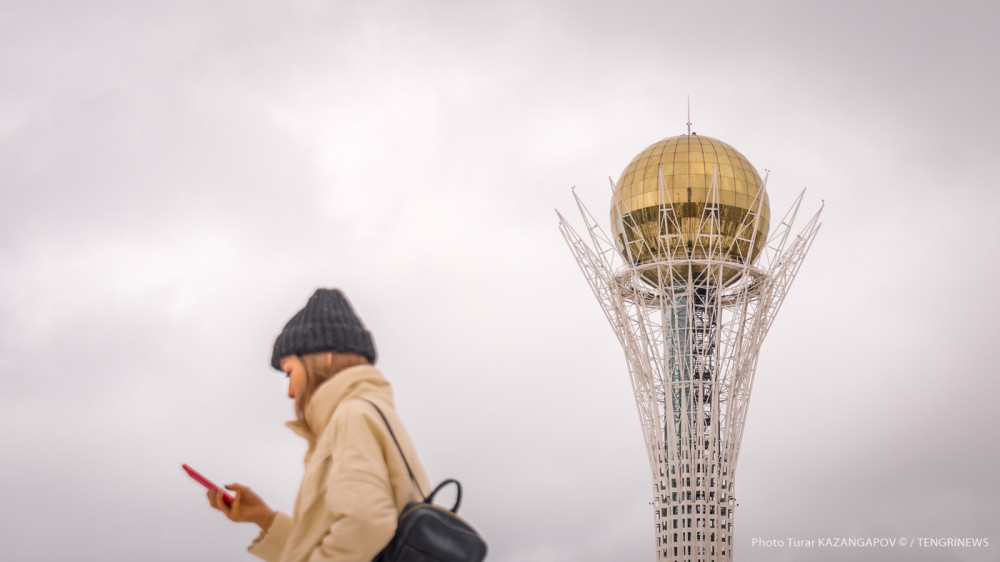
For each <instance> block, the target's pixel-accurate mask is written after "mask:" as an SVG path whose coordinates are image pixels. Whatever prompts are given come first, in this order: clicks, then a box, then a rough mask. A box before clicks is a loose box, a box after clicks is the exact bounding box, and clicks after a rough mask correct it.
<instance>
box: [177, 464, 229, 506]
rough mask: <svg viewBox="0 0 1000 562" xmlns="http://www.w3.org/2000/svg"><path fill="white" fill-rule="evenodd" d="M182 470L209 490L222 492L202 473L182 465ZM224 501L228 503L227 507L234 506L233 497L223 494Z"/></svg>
mask: <svg viewBox="0 0 1000 562" xmlns="http://www.w3.org/2000/svg"><path fill="white" fill-rule="evenodd" d="M181 468H183V469H184V470H185V471H186V472H187V473H188V476H190V477H191V478H194V479H195V480H197V481H198V482H199V483H200V484H201V485H202V486H204V487H206V488H208V489H209V490H222V488H220V487H219V486H216V485H215V483H214V482H212V481H211V480H209V479H208V478H205V477H204V476H202V475H201V473H199V472H198V471H197V470H195V469H193V468H191V467H190V466H188V465H186V464H182V465H181ZM222 501H224V502H226V505H233V496H230V495H229V494H227V493H226V492H222Z"/></svg>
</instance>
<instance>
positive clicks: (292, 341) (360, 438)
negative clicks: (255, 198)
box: [208, 289, 430, 562]
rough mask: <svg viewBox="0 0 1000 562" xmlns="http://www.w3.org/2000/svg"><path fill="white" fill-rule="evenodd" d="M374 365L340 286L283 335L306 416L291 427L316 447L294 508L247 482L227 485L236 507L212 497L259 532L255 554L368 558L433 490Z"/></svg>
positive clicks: (282, 360)
mask: <svg viewBox="0 0 1000 562" xmlns="http://www.w3.org/2000/svg"><path fill="white" fill-rule="evenodd" d="M374 363H375V344H374V342H373V341H372V336H371V333H370V332H368V330H366V329H365V327H364V325H363V324H362V323H361V320H360V319H359V318H358V317H357V315H356V314H355V313H354V310H353V309H352V308H351V305H350V303H348V302H347V299H346V298H344V295H343V294H342V293H341V292H340V291H339V290H337V289H332V290H331V289H318V290H317V291H316V293H315V294H313V296H312V297H311V298H310V299H309V302H308V303H307V304H306V306H305V308H303V309H302V310H300V311H299V312H298V313H296V314H295V316H293V317H292V319H291V320H289V321H288V323H287V324H286V325H285V328H284V329H283V330H282V331H281V334H280V335H278V339H277V340H276V341H275V342H274V352H273V354H272V356H271V366H273V367H274V368H275V369H278V370H279V371H284V372H285V374H286V376H287V377H288V397H289V398H291V399H293V400H294V401H295V413H296V417H297V419H296V420H295V421H291V422H288V424H287V425H288V426H289V427H290V428H292V430H293V431H295V432H296V433H298V434H299V435H301V436H302V437H304V438H305V439H306V441H307V442H308V449H307V451H306V456H305V475H304V477H303V479H302V484H301V486H300V487H299V494H298V498H297V499H296V501H295V509H294V511H293V513H292V514H291V515H286V514H284V513H280V512H276V511H274V510H272V509H271V508H270V507H268V506H267V504H266V503H265V502H264V500H262V499H261V498H260V496H258V495H257V494H256V493H254V492H253V490H251V489H250V488H248V487H246V486H243V485H241V484H230V485H227V486H226V488H228V489H229V490H232V491H233V492H235V497H234V498H233V502H232V506H231V507H230V506H227V505H226V504H225V503H224V502H223V501H222V496H221V492H220V491H219V490H214V491H210V492H208V499H209V502H211V504H212V507H214V508H215V509H218V510H219V511H221V512H223V513H224V514H225V515H226V517H228V518H229V519H231V520H233V521H249V522H253V523H256V524H257V525H259V526H260V528H261V533H260V535H259V536H258V537H257V538H256V539H255V540H254V542H253V544H251V545H250V547H249V549H248V550H249V551H250V553H252V554H254V555H256V556H258V557H259V558H262V559H264V560H268V561H273V562H279V561H280V562H292V561H295V562H299V561H310V562H320V561H325V560H330V561H333V560H336V561H338V562H342V561H359V562H360V561H365V562H369V561H371V560H372V558H374V557H375V556H376V555H377V554H378V553H379V551H381V550H382V548H383V547H384V546H385V545H386V544H387V543H388V542H389V539H391V538H392V535H393V533H394V532H395V530H396V520H397V518H398V517H399V513H400V511H401V510H402V509H403V507H404V506H405V505H406V504H407V503H409V502H411V501H416V500H419V499H422V497H423V495H424V494H425V493H427V492H429V491H430V485H429V483H428V481H427V477H426V475H425V474H424V470H423V468H422V467H421V465H420V462H419V460H418V459H417V454H416V451H415V450H414V448H413V443H412V442H411V441H410V438H409V435H407V433H406V430H405V429H404V428H403V424H402V422H401V421H400V420H399V417H398V416H397V414H396V409H395V407H394V405H393V399H392V387H391V386H390V385H389V382H388V381H387V380H386V379H385V377H383V376H382V374H381V373H380V372H379V371H378V370H377V369H375V368H374V367H373V366H372V365H374ZM375 405H377V406H378V409H380V410H381V411H382V412H383V413H384V414H385V416H386V418H387V419H388V421H389V424H390V425H391V426H392V431H393V432H395V435H396V438H397V439H398V441H399V445H400V447H402V450H403V452H404V453H405V454H406V460H407V461H408V462H409V464H410V468H411V469H412V470H413V473H414V476H415V477H416V480H417V482H418V483H419V485H420V490H417V489H416V487H415V486H414V484H413V481H412V480H411V479H410V476H409V473H408V472H407V469H406V465H405V464H404V461H403V459H402V457H401V456H400V454H399V451H398V450H397V448H396V445H395V443H394V442H393V440H392V437H391V436H390V434H389V430H388V429H387V428H386V425H385V422H384V421H383V420H382V418H381V416H380V415H379V412H378V410H377V409H376V408H375Z"/></svg>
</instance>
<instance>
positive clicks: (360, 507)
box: [309, 401, 399, 562]
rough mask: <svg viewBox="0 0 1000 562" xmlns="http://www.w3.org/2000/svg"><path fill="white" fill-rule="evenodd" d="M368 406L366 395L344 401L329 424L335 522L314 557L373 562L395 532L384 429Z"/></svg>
mask: <svg viewBox="0 0 1000 562" xmlns="http://www.w3.org/2000/svg"><path fill="white" fill-rule="evenodd" d="M366 406H367V407H366ZM370 409H371V406H370V405H368V404H366V403H364V402H362V401H352V402H348V403H345V404H344V405H343V406H342V407H341V408H338V409H337V411H336V412H335V414H334V417H333V419H332V420H331V422H330V426H329V427H327V431H334V432H335V433H334V434H333V435H334V436H333V439H334V441H333V448H332V453H331V462H330V471H329V473H328V474H327V478H326V497H325V498H324V499H325V502H326V506H327V508H329V510H330V512H331V514H332V515H333V524H332V525H331V526H330V529H329V532H327V534H326V535H325V536H324V537H323V540H322V542H320V544H319V545H317V547H316V548H315V549H314V550H313V552H312V555H311V556H310V558H309V561H310V562H333V561H336V562H355V561H357V562H370V561H371V560H372V558H374V557H375V555H376V554H378V553H379V551H381V550H382V549H383V548H384V547H385V545H386V544H388V543H389V540H390V539H391V538H392V535H393V533H395V532H396V520H397V518H398V516H399V513H398V511H397V508H396V501H395V499H394V498H393V492H392V487H391V485H390V483H389V469H388V468H387V467H386V461H385V457H384V455H383V445H384V442H385V439H386V436H385V429H384V428H383V426H382V421H381V419H380V418H379V419H375V418H374V416H375V415H377V414H375V413H374V410H372V411H371V412H369V411H368V410H370Z"/></svg>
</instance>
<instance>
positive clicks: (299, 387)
mask: <svg viewBox="0 0 1000 562" xmlns="http://www.w3.org/2000/svg"><path fill="white" fill-rule="evenodd" d="M279 366H280V367H281V370H282V371H284V372H285V374H286V375H287V376H288V397H289V398H291V399H292V400H295V399H296V398H298V396H299V394H300V393H301V392H302V391H303V389H305V387H306V366H305V365H303V364H302V360H301V359H299V358H298V356H297V355H288V356H286V357H282V358H281V361H280V363H279Z"/></svg>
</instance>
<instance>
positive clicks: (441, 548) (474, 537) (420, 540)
mask: <svg viewBox="0 0 1000 562" xmlns="http://www.w3.org/2000/svg"><path fill="white" fill-rule="evenodd" d="M362 400H365V399H364V398H362ZM365 402H368V403H369V404H371V405H372V406H373V407H374V408H375V411H377V412H378V415H379V417H381V418H382V421H383V422H384V423H385V427H386V429H388V430H389V435H390V436H391V437H392V440H393V442H394V443H395V444H396V449H397V450H398V451H399V456H401V457H402V458H403V464H405V465H406V471H407V472H408V473H409V474H410V480H412V481H413V485H414V486H416V488H417V491H418V492H419V494H420V495H421V496H423V491H422V490H420V484H418V483H417V479H416V477H414V476H413V470H411V469H410V463H409V462H407V460H406V455H404V454H403V449H402V447H400V446H399V441H398V440H397V439H396V434H395V433H394V432H393V431H392V426H390V425H389V420H387V419H386V417H385V414H383V413H382V410H381V409H380V408H379V407H378V406H377V405H375V403H374V402H371V401H370V400H365ZM448 484H454V485H455V487H456V488H457V489H458V495H457V496H456V497H455V505H454V506H453V507H452V508H451V509H445V508H443V507H441V506H438V505H435V504H434V503H433V501H434V496H435V495H437V493H438V492H439V491H440V490H441V489H442V488H444V487H445V486H447V485H448ZM461 502H462V485H461V484H460V483H459V482H458V480H453V479H450V478H449V479H448V480H445V481H444V482H441V483H440V484H438V486H437V488H434V491H433V492H431V494H430V495H429V496H427V497H425V498H424V499H423V500H422V501H416V502H410V503H408V504H406V507H404V508H403V511H402V512H401V513H400V514H399V522H398V523H397V525H396V533H395V534H394V535H393V536H392V540H390V541H389V544H387V545H386V547H385V548H383V549H382V551H381V552H379V553H378V555H377V556H376V557H375V559H374V560H373V561H372V562H482V560H484V559H485V558H486V541H484V540H483V538H482V537H481V536H479V533H478V532H476V530H475V529H474V528H472V525H469V524H468V523H467V522H466V521H465V520H464V519H462V518H461V517H459V516H458V506H459V504H460V503H461Z"/></svg>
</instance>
